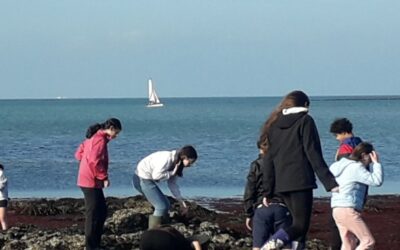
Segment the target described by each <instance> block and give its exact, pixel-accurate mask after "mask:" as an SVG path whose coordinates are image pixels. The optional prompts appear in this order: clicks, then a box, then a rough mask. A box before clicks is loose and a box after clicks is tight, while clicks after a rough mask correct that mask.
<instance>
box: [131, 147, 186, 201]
mask: <svg viewBox="0 0 400 250" xmlns="http://www.w3.org/2000/svg"><path fill="white" fill-rule="evenodd" d="M175 155H176V150H173V151H158V152H155V153H152V154H150V155H148V156H146V157H145V158H143V159H142V160H141V161H140V162H139V163H138V165H137V167H136V171H135V173H136V175H137V176H139V177H140V178H142V179H146V180H154V181H162V180H167V183H168V187H169V189H170V190H171V193H172V195H173V196H174V197H175V198H176V199H178V200H182V195H181V192H180V190H179V186H178V184H177V178H178V177H177V176H176V175H175V176H173V175H172V172H173V169H172V170H169V168H170V167H171V165H172V164H173V162H174V160H175Z"/></svg>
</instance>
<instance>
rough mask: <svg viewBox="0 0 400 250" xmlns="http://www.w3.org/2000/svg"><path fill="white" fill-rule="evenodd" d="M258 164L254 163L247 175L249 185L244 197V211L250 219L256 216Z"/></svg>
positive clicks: (247, 184)
mask: <svg viewBox="0 0 400 250" xmlns="http://www.w3.org/2000/svg"><path fill="white" fill-rule="evenodd" d="M256 164H257V163H256V161H254V162H252V163H251V165H250V170H249V173H248V175H247V183H246V187H245V190H244V195H243V202H244V211H245V213H246V216H247V217H248V218H251V217H253V214H254V210H253V206H254V201H255V198H256V191H257V189H256V184H257V177H256V173H255V171H256V167H257V166H256Z"/></svg>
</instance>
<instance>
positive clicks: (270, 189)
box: [260, 153, 275, 199]
mask: <svg viewBox="0 0 400 250" xmlns="http://www.w3.org/2000/svg"><path fill="white" fill-rule="evenodd" d="M260 169H261V173H262V185H263V190H264V197H265V198H267V199H271V198H272V197H273V196H274V190H275V166H274V162H273V161H272V159H271V153H267V154H266V155H265V156H264V158H263V159H262V161H261V165H260Z"/></svg>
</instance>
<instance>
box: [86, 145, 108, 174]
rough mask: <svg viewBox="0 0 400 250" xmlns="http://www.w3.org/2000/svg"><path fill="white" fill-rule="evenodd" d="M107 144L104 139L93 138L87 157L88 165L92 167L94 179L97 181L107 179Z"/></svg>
mask: <svg viewBox="0 0 400 250" xmlns="http://www.w3.org/2000/svg"><path fill="white" fill-rule="evenodd" d="M107 161H108V156H107V143H106V141H105V140H104V138H94V139H93V141H92V148H91V151H90V153H89V155H88V164H89V165H91V166H94V167H93V169H94V170H95V173H94V177H95V178H96V179H98V180H102V181H103V180H107V179H108V173H107V172H108V166H107V164H108V162H107Z"/></svg>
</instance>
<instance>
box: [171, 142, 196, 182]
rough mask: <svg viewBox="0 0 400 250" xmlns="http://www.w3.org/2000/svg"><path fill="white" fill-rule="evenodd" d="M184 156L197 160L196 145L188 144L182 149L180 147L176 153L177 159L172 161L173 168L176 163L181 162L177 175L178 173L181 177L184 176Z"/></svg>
mask: <svg viewBox="0 0 400 250" xmlns="http://www.w3.org/2000/svg"><path fill="white" fill-rule="evenodd" d="M184 157H186V158H188V159H192V160H193V161H196V160H197V152H196V149H194V147H193V146H191V145H186V146H183V147H182V148H181V149H179V150H178V152H177V153H176V156H175V160H174V162H173V163H172V166H171V168H172V169H173V168H174V167H175V165H176V164H178V163H179V162H180V165H179V166H178V170H177V172H176V175H178V176H179V177H182V176H183V168H184V167H185V166H184V165H183V161H182V160H183V158H184Z"/></svg>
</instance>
